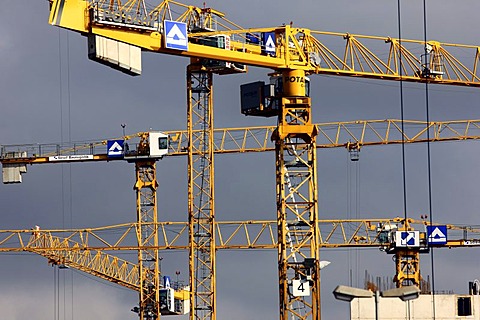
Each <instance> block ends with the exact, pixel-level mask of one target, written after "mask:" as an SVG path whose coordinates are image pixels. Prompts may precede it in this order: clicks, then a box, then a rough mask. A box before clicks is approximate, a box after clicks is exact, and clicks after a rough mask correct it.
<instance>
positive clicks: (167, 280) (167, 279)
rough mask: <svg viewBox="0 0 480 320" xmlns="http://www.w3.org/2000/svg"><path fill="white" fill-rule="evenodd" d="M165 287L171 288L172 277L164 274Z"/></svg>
mask: <svg viewBox="0 0 480 320" xmlns="http://www.w3.org/2000/svg"><path fill="white" fill-rule="evenodd" d="M163 287H164V288H170V277H169V276H163Z"/></svg>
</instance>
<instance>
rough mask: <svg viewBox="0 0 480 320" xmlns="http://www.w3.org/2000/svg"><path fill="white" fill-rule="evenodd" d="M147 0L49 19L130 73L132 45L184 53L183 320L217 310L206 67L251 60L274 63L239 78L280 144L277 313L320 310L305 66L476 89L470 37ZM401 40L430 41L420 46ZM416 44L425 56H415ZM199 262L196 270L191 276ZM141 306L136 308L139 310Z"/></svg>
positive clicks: (71, 3) (81, 8) (61, 4)
mask: <svg viewBox="0 0 480 320" xmlns="http://www.w3.org/2000/svg"><path fill="white" fill-rule="evenodd" d="M143 4H144V2H143V1H141V0H137V1H136V0H132V1H126V2H122V1H120V0H118V1H86V0H76V1H75V0H68V1H67V0H50V6H51V10H50V23H51V24H52V25H55V26H59V27H62V28H67V29H70V30H73V31H76V32H80V33H82V34H84V35H86V36H88V39H89V56H90V57H91V58H92V59H94V60H97V61H100V62H102V63H106V64H109V65H111V66H114V67H115V68H118V69H121V70H123V71H125V72H127V73H130V74H138V73H140V70H141V63H140V62H139V61H140V54H141V52H140V50H147V51H152V52H158V53H163V54H171V55H179V56H186V57H190V58H191V63H190V65H189V67H188V68H187V96H188V109H187V110H188V111H187V117H188V126H187V128H188V130H189V134H188V136H189V138H190V139H189V141H190V142H191V145H190V146H189V148H188V152H189V161H188V168H189V227H190V245H191V249H190V279H191V281H192V282H191V290H192V292H193V294H192V312H191V318H192V319H195V318H198V319H215V314H216V311H215V310H216V306H215V278H216V276H215V243H216V241H215V238H214V237H215V233H214V232H213V226H214V224H215V212H214V210H215V207H214V189H213V181H214V180H213V177H214V161H213V145H212V141H213V140H212V139H213V100H212V93H213V73H218V74H225V73H227V74H228V73H238V72H244V71H246V67H245V65H250V66H258V67H263V68H269V69H272V70H273V72H274V75H273V77H272V84H271V85H264V84H262V83H260V84H258V86H257V87H256V88H254V87H252V86H247V87H245V90H246V91H245V92H247V93H249V95H251V94H252V92H257V93H258V94H257V98H258V99H256V100H257V101H256V102H255V103H252V102H251V101H248V102H247V101H245V104H243V105H242V110H243V112H244V113H245V114H249V115H256V116H277V117H278V126H277V128H276V129H275V131H274V132H273V134H272V139H273V140H274V141H275V150H276V177H277V179H276V181H277V183H276V185H277V186H276V194H277V223H278V229H277V231H278V235H277V236H278V243H279V246H278V248H279V249H278V268H279V269H278V274H279V288H280V319H281V320H286V319H290V318H292V317H294V318H298V319H319V318H320V293H319V288H320V275H319V270H320V269H319V250H318V249H319V243H318V239H319V230H318V228H317V223H318V219H319V217H318V210H317V203H318V202H317V200H318V199H317V181H316V153H315V150H316V148H315V146H316V138H317V135H318V132H317V130H316V127H315V126H314V125H313V124H312V122H311V119H312V117H311V100H310V98H309V96H308V79H307V77H306V76H307V75H310V74H329V75H342V76H355V77H364V78H374V79H384V80H397V81H398V80H403V81H413V82H423V83H436V84H449V85H463V86H475V87H476V86H479V84H480V81H479V80H480V79H479V77H478V74H477V72H478V70H477V64H478V60H479V50H478V47H477V46H465V45H453V44H445V43H440V42H436V41H427V42H424V41H411V40H403V39H394V38H391V37H386V38H381V37H371V36H360V35H353V34H340V33H329V32H319V31H313V30H308V29H305V28H296V27H293V26H291V25H285V26H281V27H273V28H263V29H243V28H240V27H239V26H237V25H235V24H233V23H231V22H230V21H228V20H226V19H225V15H224V14H223V13H221V12H218V11H216V10H214V9H211V8H197V7H193V6H187V5H183V4H180V3H178V2H174V1H163V2H161V3H160V4H159V5H158V6H157V7H155V8H153V9H148V8H146V7H145V6H144V5H143ZM172 6H175V7H176V8H175V9H176V10H172V9H171V7H172ZM178 8H180V9H181V10H180V11H179V10H178ZM175 12H176V13H177V15H176V16H174V13H175ZM326 38H327V39H329V40H328V41H330V39H331V40H332V41H338V40H340V41H342V42H343V43H344V45H343V46H344V48H345V49H344V51H343V52H342V53H341V55H336V54H335V53H334V50H331V49H329V47H328V46H327V45H325V42H324V40H325V39H326ZM369 42H376V43H386V46H387V50H386V51H387V52H388V55H387V56H386V58H380V57H381V56H379V55H376V54H375V53H374V50H372V49H369V48H368V44H366V43H369ZM409 46H412V47H420V48H426V49H425V50H424V51H423V52H420V53H417V54H416V53H415V52H414V51H410V50H409ZM458 47H460V48H461V49H462V51H463V52H469V53H471V57H470V61H469V62H468V63H469V64H470V65H471V67H466V63H463V62H461V59H459V58H456V57H455V54H454V53H452V52H451V51H450V50H454V49H455V48H458ZM112 50H113V51H112ZM112 52H114V53H113V54H112ZM422 54H424V58H423V60H421V59H420V58H419V57H420V56H421V55H422ZM342 55H343V56H342ZM292 221H295V222H294V223H292ZM292 239H293V241H292ZM406 263H408V262H406ZM199 269H202V272H201V274H202V275H203V276H202V277H201V278H200V279H199V278H197V277H195V276H194V275H195V273H196V272H197V270H199ZM147 277H148V276H147ZM305 279H308V285H309V286H310V287H309V290H310V295H309V296H302V295H301V296H295V295H292V294H290V292H291V291H290V288H291V285H292V283H294V282H295V283H297V282H298V281H300V282H302V281H303V282H305ZM155 281H156V280H155ZM303 282H302V283H303ZM298 306H300V308H299V307H298ZM144 309H145V310H146V307H145V306H141V308H140V310H144ZM297 310H302V311H301V312H298V311H297ZM141 312H143V311H141Z"/></svg>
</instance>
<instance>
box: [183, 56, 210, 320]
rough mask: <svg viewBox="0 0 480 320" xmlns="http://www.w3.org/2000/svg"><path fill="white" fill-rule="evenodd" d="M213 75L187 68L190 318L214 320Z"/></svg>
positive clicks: (200, 69)
mask: <svg viewBox="0 0 480 320" xmlns="http://www.w3.org/2000/svg"><path fill="white" fill-rule="evenodd" d="M212 85H213V75H212V73H211V72H207V71H204V70H202V68H201V67H200V66H196V65H194V64H191V65H190V66H189V67H188V68H187V99H188V111H187V131H188V137H189V141H190V145H189V148H188V223H189V230H190V232H189V239H190V241H189V245H190V286H191V292H192V294H191V312H190V319H192V320H193V319H212V320H214V319H215V314H216V312H215V308H216V306H215V296H216V293H215V278H216V276H215V226H214V223H215V205H214V185H213V184H214V170H213V151H214V147H213V95H212Z"/></svg>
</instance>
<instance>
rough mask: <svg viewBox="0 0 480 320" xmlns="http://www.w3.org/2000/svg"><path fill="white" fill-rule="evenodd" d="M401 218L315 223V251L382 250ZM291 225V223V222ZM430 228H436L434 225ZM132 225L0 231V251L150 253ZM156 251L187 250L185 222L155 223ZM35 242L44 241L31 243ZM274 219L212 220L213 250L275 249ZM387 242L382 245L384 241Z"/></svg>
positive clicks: (472, 237)
mask: <svg viewBox="0 0 480 320" xmlns="http://www.w3.org/2000/svg"><path fill="white" fill-rule="evenodd" d="M403 221H404V219H403V218H385V219H382V218H379V219H351V220H350V219H348V220H347V219H345V220H320V221H319V223H318V227H319V230H320V241H319V243H320V244H319V246H320V248H330V249H334V248H346V247H350V248H362V247H364V248H369V247H370V248H372V247H377V248H378V247H383V246H388V245H389V243H388V241H387V240H386V239H384V238H383V237H382V236H383V235H384V234H385V232H388V231H389V230H391V229H392V228H393V227H398V226H403V225H405V224H404V223H403ZM292 222H293V221H292ZM426 225H428V222H426V221H420V220H413V219H409V226H410V227H411V228H413V229H415V230H421V231H423V229H424V228H425V226H426ZM435 225H441V224H439V223H435ZM447 228H448V232H449V238H450V239H449V240H448V243H447V244H446V245H444V246H443V247H451V248H457V247H468V246H479V245H480V241H478V240H477V239H478V238H480V229H479V228H475V227H469V226H456V225H450V224H447ZM136 229H137V224H136V223H126V224H119V225H112V226H106V227H99V228H86V229H64V230H40V229H38V230H36V231H35V230H33V229H30V230H0V252H22V251H31V250H33V249H35V250H40V251H42V250H56V251H65V250H67V251H86V250H90V251H92V250H101V251H107V252H112V251H126V250H134V251H136V250H140V249H144V250H147V249H151V248H152V247H150V246H145V247H141V246H139V245H138V244H137V243H132V242H131V241H132V239H135V237H136ZM157 229H158V237H159V244H158V247H155V248H158V249H160V250H187V249H188V248H189V244H188V232H189V231H188V223H187V222H158V223H157ZM35 237H37V238H38V239H44V240H43V241H44V242H40V241H34V242H32V241H33V240H35ZM276 237H277V221H276V220H249V221H216V222H215V239H216V249H218V250H236V249H276V248H277V239H276ZM385 241H387V242H385Z"/></svg>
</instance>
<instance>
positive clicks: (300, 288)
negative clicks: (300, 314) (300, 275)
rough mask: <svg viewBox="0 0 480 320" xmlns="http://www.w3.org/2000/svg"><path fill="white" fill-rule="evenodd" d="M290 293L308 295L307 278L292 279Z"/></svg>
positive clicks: (300, 295) (296, 295)
mask: <svg viewBox="0 0 480 320" xmlns="http://www.w3.org/2000/svg"><path fill="white" fill-rule="evenodd" d="M292 294H293V296H294V297H306V296H309V295H310V282H308V281H307V280H292Z"/></svg>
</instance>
